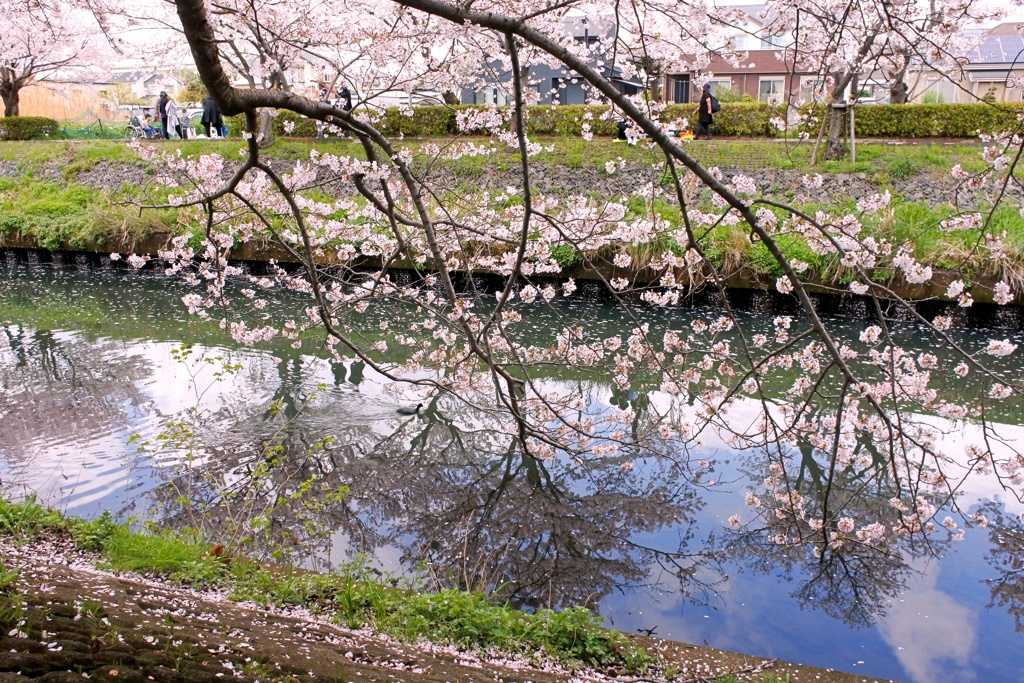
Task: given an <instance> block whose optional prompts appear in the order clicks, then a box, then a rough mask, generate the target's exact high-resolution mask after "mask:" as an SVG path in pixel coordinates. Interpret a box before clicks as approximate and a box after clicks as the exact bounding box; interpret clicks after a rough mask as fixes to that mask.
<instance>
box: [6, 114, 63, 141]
mask: <svg viewBox="0 0 1024 683" xmlns="http://www.w3.org/2000/svg"><path fill="white" fill-rule="evenodd" d="M57 137H60V124H59V123H57V122H56V121H54V120H53V119H48V118H45V117H42V116H8V117H6V118H2V119H0V140H43V139H46V138H57Z"/></svg>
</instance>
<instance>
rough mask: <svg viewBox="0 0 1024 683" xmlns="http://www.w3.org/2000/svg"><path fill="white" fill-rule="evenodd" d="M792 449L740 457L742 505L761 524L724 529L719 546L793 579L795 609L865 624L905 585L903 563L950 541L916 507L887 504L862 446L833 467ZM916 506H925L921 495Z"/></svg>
mask: <svg viewBox="0 0 1024 683" xmlns="http://www.w3.org/2000/svg"><path fill="white" fill-rule="evenodd" d="M791 455H792V456H793V457H792V458H790V459H786V460H785V461H784V462H783V461H782V460H780V459H779V458H778V457H777V456H776V457H768V456H765V455H764V454H762V455H761V456H760V457H756V456H755V457H751V458H750V459H749V460H748V461H747V462H748V466H747V468H746V472H747V474H748V475H749V476H750V478H751V480H752V481H753V482H754V483H755V485H754V486H753V487H752V491H751V493H750V494H749V495H748V503H749V504H752V505H754V506H756V507H759V508H761V509H762V510H763V513H762V514H761V515H760V517H759V521H760V522H761V523H762V524H763V526H760V527H758V526H757V524H756V523H751V524H749V525H747V526H746V527H745V528H743V529H742V530H741V531H739V532H737V533H735V534H733V535H732V537H731V538H730V539H729V540H728V541H727V543H728V550H729V552H730V554H731V555H732V556H734V557H737V558H739V559H741V560H743V561H745V562H747V563H748V564H749V565H750V567H751V568H752V569H753V570H754V571H758V572H764V573H772V572H776V571H781V573H782V574H783V575H784V576H785V577H786V578H787V579H789V580H796V581H797V582H798V583H797V588H796V590H795V591H794V593H793V595H794V597H796V598H797V599H798V600H799V601H800V604H801V605H802V606H804V607H811V608H815V609H820V610H822V611H824V612H825V613H826V614H828V615H830V616H831V617H833V618H835V619H839V620H841V621H843V622H845V623H847V624H849V625H851V626H857V627H867V626H871V625H873V624H874V623H875V622H876V621H877V620H878V619H879V618H881V617H883V616H884V615H885V613H886V609H887V605H888V604H889V602H890V601H891V599H892V598H893V597H894V596H895V595H896V594H898V593H899V592H901V591H902V590H904V588H905V587H906V583H907V578H908V576H909V574H910V573H911V572H912V571H913V569H912V567H911V562H910V561H911V560H912V559H913V558H915V557H922V556H936V555H938V554H940V553H941V552H942V551H943V550H944V549H946V548H947V547H948V545H949V543H950V540H949V539H948V538H945V539H937V538H935V537H933V536H931V535H929V533H927V532H928V530H930V528H931V527H930V526H929V525H928V524H927V523H925V524H920V523H919V519H920V518H919V515H918V516H915V514H917V513H912V512H911V511H910V510H905V509H901V506H900V505H899V504H894V503H893V501H894V500H896V499H897V496H898V491H897V487H896V484H895V483H894V481H893V478H892V476H891V474H890V472H889V470H888V468H887V467H886V464H885V463H884V462H883V461H881V460H880V459H879V457H878V452H877V450H876V449H875V448H874V447H873V446H872V445H871V444H870V443H868V442H866V441H862V442H860V443H858V444H857V448H856V451H855V456H856V457H854V458H853V459H852V461H851V462H850V463H849V464H848V465H846V466H832V465H831V464H830V462H829V460H828V456H827V454H822V453H821V452H820V451H819V450H818V449H815V448H813V447H812V446H810V445H809V444H806V443H804V444H801V445H800V446H799V447H798V448H796V449H793V451H791ZM920 509H921V510H927V509H930V503H928V502H927V501H923V500H921V501H920ZM858 520H872V522H871V524H865V523H862V522H858Z"/></svg>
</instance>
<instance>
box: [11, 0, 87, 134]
mask: <svg viewBox="0 0 1024 683" xmlns="http://www.w3.org/2000/svg"><path fill="white" fill-rule="evenodd" d="M0 25H2V26H4V29H3V31H2V32H0V99H3V103H4V116H17V115H18V102H19V99H20V97H19V94H20V92H21V90H22V88H24V87H25V86H27V85H29V84H31V83H33V82H34V81H36V80H37V79H39V78H43V77H45V76H48V75H51V74H53V73H56V72H58V71H61V70H65V69H68V68H71V67H81V66H95V64H96V60H97V59H98V58H99V52H98V50H99V49H100V48H102V47H104V46H105V43H104V41H103V36H102V34H101V32H100V29H99V26H98V25H97V24H96V21H95V19H94V17H93V15H92V13H90V12H87V11H85V10H82V9H76V8H75V7H74V6H73V5H72V4H70V3H67V2H62V1H61V0H53V1H49V0H47V1H44V2H38V1H36V0H12V1H11V2H5V3H3V4H2V5H0Z"/></svg>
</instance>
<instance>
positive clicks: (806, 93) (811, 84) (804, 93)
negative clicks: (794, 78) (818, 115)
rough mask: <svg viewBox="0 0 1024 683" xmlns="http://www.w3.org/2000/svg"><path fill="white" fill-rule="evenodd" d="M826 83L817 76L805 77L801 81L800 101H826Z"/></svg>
mask: <svg viewBox="0 0 1024 683" xmlns="http://www.w3.org/2000/svg"><path fill="white" fill-rule="evenodd" d="M823 90H824V83H823V82H822V80H821V79H820V78H818V77H817V76H803V77H802V78H801V79H800V95H799V97H800V99H801V100H803V101H804V102H821V101H823V100H824V99H825V93H824V92H823Z"/></svg>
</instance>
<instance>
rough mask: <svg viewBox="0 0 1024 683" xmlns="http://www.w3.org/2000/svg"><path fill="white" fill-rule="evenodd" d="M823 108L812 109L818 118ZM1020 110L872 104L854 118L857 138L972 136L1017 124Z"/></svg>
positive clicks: (988, 106)
mask: <svg viewBox="0 0 1024 683" xmlns="http://www.w3.org/2000/svg"><path fill="white" fill-rule="evenodd" d="M822 110H823V107H822V106H821V105H816V106H815V107H814V110H813V113H814V115H815V116H817V117H819V118H818V120H819V121H820V120H821V119H820V116H821V114H822ZM801 111H802V113H808V109H802V110H801ZM1021 111H1022V105H1019V104H1001V105H991V104H982V103H978V104H872V105H868V106H860V107H857V111H856V114H855V116H854V121H855V122H856V130H857V135H858V137H892V138H973V137H977V135H978V131H982V132H985V133H990V132H992V131H997V130H1005V129H1007V128H1012V127H1015V126H1016V125H1017V115H1018V114H1019V113H1021ZM809 132H811V133H812V134H814V133H816V132H817V127H816V126H815V129H814V131H809Z"/></svg>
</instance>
